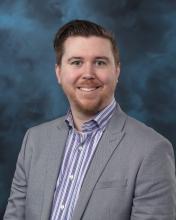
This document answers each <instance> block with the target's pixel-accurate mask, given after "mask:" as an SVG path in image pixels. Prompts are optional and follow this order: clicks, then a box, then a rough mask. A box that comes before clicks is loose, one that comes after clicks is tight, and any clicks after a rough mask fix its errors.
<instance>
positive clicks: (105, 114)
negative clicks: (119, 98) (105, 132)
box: [65, 98, 116, 132]
mask: <svg viewBox="0 0 176 220" xmlns="http://www.w3.org/2000/svg"><path fill="white" fill-rule="evenodd" d="M115 106H116V101H115V98H114V99H113V100H112V102H111V103H110V104H109V105H108V106H106V107H105V108H104V109H103V110H101V111H100V112H98V113H97V114H96V115H95V117H94V118H92V119H91V120H89V121H87V122H85V123H84V124H83V125H82V132H92V131H93V130H95V129H104V128H105V126H106V124H107V122H108V121H109V119H110V118H111V116H112V114H113V111H114V109H115ZM65 122H66V123H67V125H68V127H69V128H75V127H74V122H73V116H72V113H71V110H69V111H68V112H67V115H66V118H65Z"/></svg>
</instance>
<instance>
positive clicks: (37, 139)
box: [4, 20, 176, 220]
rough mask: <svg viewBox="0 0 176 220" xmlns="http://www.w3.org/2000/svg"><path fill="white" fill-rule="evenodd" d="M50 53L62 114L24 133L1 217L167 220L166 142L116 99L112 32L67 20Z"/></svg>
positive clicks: (175, 212)
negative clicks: (63, 97) (63, 103)
mask: <svg viewBox="0 0 176 220" xmlns="http://www.w3.org/2000/svg"><path fill="white" fill-rule="evenodd" d="M54 48H55V52H56V61H57V62H56V66H55V69H56V76H57V79H58V82H59V84H60V85H61V86H62V88H63V90H64V92H65V94H66V96H67V98H68V101H69V103H70V109H69V110H68V113H67V115H66V116H63V117H61V118H58V119H56V120H54V121H51V122H47V123H44V124H42V125H39V126H36V127H34V128H31V129H29V130H28V131H27V133H26V135H25V138H24V141H23V145H22V148H21V151H20V154H19V157H18V161H17V166H16V171H15V175H14V179H13V182H12V188H11V194H10V197H9V201H8V205H7V209H6V212H5V216H4V219H5V220H24V219H25V220H31V219H32V220H39V219H41V220H48V219H50V220H117V219H118V220H154V219H155V220H175V219H176V178H175V161H174V153H173V148H172V145H171V144H170V143H169V141H168V140H167V139H165V138H164V137H162V136H161V135H160V134H158V133H157V132H155V131H154V130H153V129H151V128H149V127H147V126H146V125H144V124H143V123H141V122H138V121H136V120H135V119H133V118H131V117H129V116H127V115H126V114H125V113H124V112H123V111H122V110H121V108H120V106H119V104H118V103H117V102H116V100H115V97H114V93H115V88H116V84H117V82H118V78H119V74H120V63H119V53H118V49H117V47H116V42H115V40H114V38H113V36H112V34H111V33H110V32H108V31H107V30H106V29H104V28H103V27H101V26H99V25H98V24H95V23H92V22H89V21H85V20H75V21H71V22H69V23H67V24H65V25H64V26H63V27H61V28H60V29H59V31H58V32H57V33H56V36H55V39H54Z"/></svg>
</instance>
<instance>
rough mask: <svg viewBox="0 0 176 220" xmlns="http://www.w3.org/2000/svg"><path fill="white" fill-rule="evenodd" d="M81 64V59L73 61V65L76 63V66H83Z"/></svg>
mask: <svg viewBox="0 0 176 220" xmlns="http://www.w3.org/2000/svg"><path fill="white" fill-rule="evenodd" d="M81 64H82V61H81V60H74V61H72V62H71V65H74V66H81Z"/></svg>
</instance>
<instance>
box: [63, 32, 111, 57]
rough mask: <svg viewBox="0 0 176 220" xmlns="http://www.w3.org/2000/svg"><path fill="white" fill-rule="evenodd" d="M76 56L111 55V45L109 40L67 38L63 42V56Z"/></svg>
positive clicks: (78, 37) (100, 38)
mask: <svg viewBox="0 0 176 220" xmlns="http://www.w3.org/2000/svg"><path fill="white" fill-rule="evenodd" d="M73 53H74V55H75V53H76V55H91V54H94V55H95V54H96V55H107V56H108V55H112V45H111V42H110V40H109V39H106V38H103V37H96V36H90V37H82V36H74V37H69V38H67V40H66V41H65V42H64V54H65V55H68V56H71V55H72V54H73Z"/></svg>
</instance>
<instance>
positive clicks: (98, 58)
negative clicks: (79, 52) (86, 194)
mask: <svg viewBox="0 0 176 220" xmlns="http://www.w3.org/2000/svg"><path fill="white" fill-rule="evenodd" d="M76 59H78V60H82V59H84V58H83V57H79V56H75V57H70V58H69V59H68V60H67V61H68V62H70V61H71V60H76ZM95 59H96V60H100V59H102V60H106V61H108V62H109V58H108V57H106V56H96V57H95Z"/></svg>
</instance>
